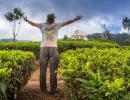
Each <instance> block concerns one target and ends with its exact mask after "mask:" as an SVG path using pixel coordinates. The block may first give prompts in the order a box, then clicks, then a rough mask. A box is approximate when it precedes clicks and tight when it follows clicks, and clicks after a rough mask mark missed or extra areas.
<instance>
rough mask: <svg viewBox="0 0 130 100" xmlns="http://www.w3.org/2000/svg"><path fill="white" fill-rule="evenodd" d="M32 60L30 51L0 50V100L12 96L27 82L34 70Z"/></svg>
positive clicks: (33, 58) (32, 56) (33, 57)
mask: <svg viewBox="0 0 130 100" xmlns="http://www.w3.org/2000/svg"><path fill="white" fill-rule="evenodd" d="M34 60H35V56H34V54H33V53H31V52H23V51H20V50H17V51H14V50H11V51H10V50H7V51H6V50H3V51H2V50H1V51H0V100H3V99H4V100H6V99H7V97H8V98H11V97H13V95H14V94H16V93H17V92H18V91H19V90H20V89H21V88H22V87H23V86H24V85H25V84H26V83H27V81H28V79H29V78H30V76H31V73H32V71H33V70H34Z"/></svg>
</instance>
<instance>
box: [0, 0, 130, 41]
mask: <svg viewBox="0 0 130 100" xmlns="http://www.w3.org/2000/svg"><path fill="white" fill-rule="evenodd" d="M129 4H130V1H129V0H8V1H6V0H1V3H0V38H9V37H11V36H12V35H11V34H10V33H11V31H12V26H11V24H9V23H8V22H7V21H6V20H5V18H4V14H5V13H6V12H8V11H11V10H13V8H15V7H18V8H21V9H22V11H23V12H24V13H25V15H26V16H28V18H29V19H31V20H32V21H34V22H44V21H45V20H46V15H47V14H48V13H51V12H53V13H55V14H56V16H57V21H60V22H62V21H64V20H68V19H70V18H73V17H74V16H76V15H77V14H81V15H83V19H82V20H81V21H79V22H76V23H74V24H72V25H69V26H66V27H63V28H61V29H60V31H59V36H58V37H59V38H62V37H63V36H64V34H69V35H71V33H73V32H74V31H75V30H77V29H81V30H82V31H85V32H86V33H87V34H91V33H95V32H101V29H100V25H99V23H101V24H106V27H107V29H108V30H110V32H112V33H117V32H123V28H122V25H121V21H122V18H123V17H124V16H128V17H129V16H130V13H129V9H130V6H129ZM17 38H18V39H22V40H26V39H27V40H34V41H40V40H41V33H40V31H39V30H38V29H37V28H34V27H32V26H30V25H28V24H27V23H25V22H22V27H21V30H20V34H19V35H18V37H17Z"/></svg>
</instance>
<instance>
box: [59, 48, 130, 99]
mask: <svg viewBox="0 0 130 100" xmlns="http://www.w3.org/2000/svg"><path fill="white" fill-rule="evenodd" d="M60 64H61V68H60V69H58V72H59V73H61V74H62V75H63V77H64V81H65V84H66V86H67V87H68V89H69V90H70V92H71V94H72V99H73V100H130V93H129V87H130V50H121V49H116V48H111V49H108V48H107V49H97V48H92V49H89V48H86V49H76V50H69V51H66V52H64V53H62V54H61V62H60Z"/></svg>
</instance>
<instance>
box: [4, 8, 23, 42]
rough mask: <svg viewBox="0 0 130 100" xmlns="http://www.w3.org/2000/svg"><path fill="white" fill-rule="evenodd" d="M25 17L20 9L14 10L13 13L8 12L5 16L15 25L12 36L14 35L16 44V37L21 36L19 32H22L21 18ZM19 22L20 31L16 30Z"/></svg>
mask: <svg viewBox="0 0 130 100" xmlns="http://www.w3.org/2000/svg"><path fill="white" fill-rule="evenodd" d="M22 16H23V13H22V11H21V10H20V9H19V8H14V10H13V12H7V13H6V14H5V18H6V19H7V20H8V21H9V22H12V23H13V29H12V35H13V42H15V40H16V37H17V36H18V34H19V30H20V26H21V17H22ZM16 22H18V29H16V28H17V27H16V26H17V23H16Z"/></svg>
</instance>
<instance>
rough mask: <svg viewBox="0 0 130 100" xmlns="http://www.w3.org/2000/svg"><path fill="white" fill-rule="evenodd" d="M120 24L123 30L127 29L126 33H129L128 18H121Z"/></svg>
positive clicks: (129, 21) (129, 20) (129, 23)
mask: <svg viewBox="0 0 130 100" xmlns="http://www.w3.org/2000/svg"><path fill="white" fill-rule="evenodd" d="M122 24H123V27H124V29H127V30H128V33H129V30H130V19H128V17H125V18H123V21H122Z"/></svg>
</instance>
